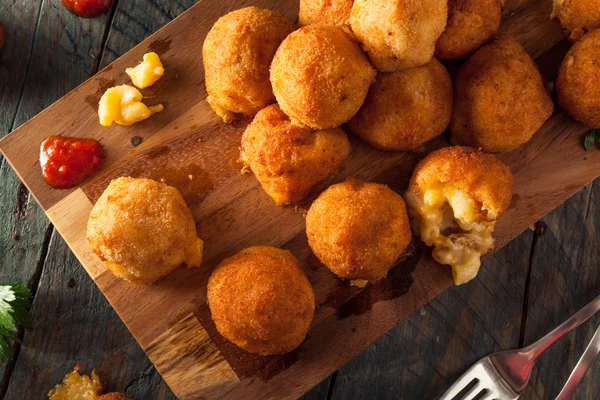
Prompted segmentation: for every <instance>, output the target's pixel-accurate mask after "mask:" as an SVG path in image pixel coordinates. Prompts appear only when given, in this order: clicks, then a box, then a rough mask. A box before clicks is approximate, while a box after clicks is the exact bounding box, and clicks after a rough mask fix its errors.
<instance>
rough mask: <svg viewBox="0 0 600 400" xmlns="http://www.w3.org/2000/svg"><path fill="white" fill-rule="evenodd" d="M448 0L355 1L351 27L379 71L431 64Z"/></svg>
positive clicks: (443, 22)
mask: <svg viewBox="0 0 600 400" xmlns="http://www.w3.org/2000/svg"><path fill="white" fill-rule="evenodd" d="M447 18H448V1H447V0H421V1H414V0H389V1H383V2H382V1H378V0H355V1H354V5H353V6H352V11H351V13H350V26H351V27H352V31H353V32H354V33H355V34H356V37H357V38H358V40H359V41H360V42H361V43H362V45H363V47H364V49H365V50H366V51H367V53H369V57H370V58H371V62H372V63H373V65H375V67H376V68H377V69H378V70H380V71H387V72H390V71H397V70H400V69H404V68H410V67H417V66H419V65H423V64H426V63H428V62H429V61H430V60H431V58H432V57H433V53H434V51H435V43H436V41H437V40H438V38H439V37H440V35H441V34H442V32H443V31H444V28H445V27H446V20H447Z"/></svg>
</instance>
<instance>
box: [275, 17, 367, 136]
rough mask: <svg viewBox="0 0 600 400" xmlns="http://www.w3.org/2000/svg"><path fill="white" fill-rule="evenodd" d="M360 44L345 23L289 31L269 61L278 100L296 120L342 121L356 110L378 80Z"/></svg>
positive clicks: (320, 125) (318, 124)
mask: <svg viewBox="0 0 600 400" xmlns="http://www.w3.org/2000/svg"><path fill="white" fill-rule="evenodd" d="M375 74H376V72H375V69H374V68H373V67H372V66H371V64H370V63H369V59H368V58H367V56H366V54H365V53H363V51H362V50H361V48H360V45H359V44H358V43H357V42H356V41H354V40H353V39H352V37H351V36H350V35H349V34H348V33H347V32H346V31H345V30H344V29H342V28H340V27H337V26H333V25H321V24H316V25H309V26H305V27H303V28H300V29H298V30H297V31H295V32H294V33H292V34H291V35H289V36H288V37H287V38H286V39H285V40H284V41H283V42H282V43H281V46H279V49H277V53H276V54H275V58H273V64H271V83H272V84H273V92H274V93H275V97H276V98H277V102H278V103H279V106H280V107H281V109H282V110H283V112H284V113H286V114H287V115H288V116H289V117H290V119H291V121H292V123H293V124H295V125H300V126H307V127H309V128H312V129H329V128H335V127H337V126H340V125H341V124H343V123H344V122H346V121H348V120H349V119H350V118H352V117H353V116H354V114H356V112H357V111H358V109H359V108H360V106H361V105H362V103H363V101H364V100H365V96H366V95H367V91H368V90H369V86H371V83H373V81H374V80H375Z"/></svg>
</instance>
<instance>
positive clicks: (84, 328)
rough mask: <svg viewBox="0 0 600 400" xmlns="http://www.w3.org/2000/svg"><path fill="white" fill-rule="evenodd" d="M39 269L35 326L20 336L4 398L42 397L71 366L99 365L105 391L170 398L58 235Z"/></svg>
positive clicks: (155, 373) (136, 345)
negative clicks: (40, 270) (16, 355)
mask: <svg viewBox="0 0 600 400" xmlns="http://www.w3.org/2000/svg"><path fill="white" fill-rule="evenodd" d="M50 245H51V248H52V249H53V251H52V252H50V253H49V255H48V259H47V261H46V264H45V266H44V270H43V272H42V276H41V280H40V286H39V289H38V292H37V296H36V300H35V305H34V308H33V310H32V317H33V318H32V321H33V326H32V329H31V330H30V331H28V332H27V333H26V335H25V337H24V339H23V345H22V347H21V350H20V354H19V358H18V359H17V362H16V365H15V370H14V372H13V376H12V379H11V380H10V383H9V387H8V391H7V396H6V399H15V400H16V399H19V400H20V399H41V398H44V396H45V394H46V393H47V391H48V390H50V389H51V388H52V387H54V385H55V384H57V383H59V382H60V381H61V380H62V378H63V376H64V375H65V373H67V372H69V371H70V370H71V369H72V368H73V366H74V365H75V364H78V363H80V364H82V365H83V366H84V367H86V372H88V373H89V371H90V370H91V368H93V367H95V368H97V372H98V374H99V375H100V377H101V379H102V381H104V382H106V383H107V384H108V389H109V390H116V391H124V392H126V393H128V394H130V395H132V396H133V397H134V398H136V399H160V400H163V399H165V400H166V399H174V398H175V397H174V396H173V395H172V393H171V392H170V391H169V390H168V388H167V387H166V386H165V385H164V384H161V382H162V378H161V377H160V375H158V373H157V372H156V370H155V369H154V366H153V365H152V364H151V363H150V361H149V360H148V358H147V357H146V354H145V353H144V352H143V350H142V349H141V348H140V347H139V345H138V344H137V343H136V342H135V340H133V339H132V338H131V334H130V333H129V331H128V330H127V328H126V327H125V325H124V324H123V323H122V322H121V320H120V318H119V316H118V315H117V314H116V313H115V312H114V310H113V309H112V307H111V306H110V304H109V303H108V302H107V301H106V299H105V298H104V295H103V294H102V293H101V292H100V291H99V290H98V288H97V287H96V285H95V284H94V282H93V281H92V279H91V278H90V277H89V275H88V274H87V273H86V271H85V270H84V269H83V268H82V267H81V265H80V264H79V262H78V261H77V259H76V258H75V256H74V255H73V254H72V253H71V251H69V248H68V246H67V245H66V243H65V242H64V241H63V239H62V238H61V237H60V235H59V234H58V233H55V234H54V235H53V237H52V240H51V244H50Z"/></svg>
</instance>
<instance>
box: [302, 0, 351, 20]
mask: <svg viewBox="0 0 600 400" xmlns="http://www.w3.org/2000/svg"><path fill="white" fill-rule="evenodd" d="M353 3H354V0H300V11H299V13H298V19H299V22H300V25H301V26H305V25H311V24H331V25H339V26H342V25H347V24H349V22H350V10H351V9H352V4H353Z"/></svg>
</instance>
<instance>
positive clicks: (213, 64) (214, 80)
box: [202, 7, 294, 123]
mask: <svg viewBox="0 0 600 400" xmlns="http://www.w3.org/2000/svg"><path fill="white" fill-rule="evenodd" d="M293 30H294V24H293V23H292V22H291V21H290V20H288V19H287V18H285V17H283V16H281V15H279V14H277V13H275V12H273V11H269V10H263V9H260V8H257V7H246V8H242V9H240V10H235V11H232V12H230V13H229V14H226V15H224V16H222V17H221V18H219V19H218V20H217V22H215V24H214V25H213V27H212V29H211V30H210V32H208V35H206V39H205V41H204V45H203V46H202V57H203V60H204V71H205V74H206V76H205V78H206V79H205V81H206V91H207V93H208V97H207V99H206V100H207V101H208V103H209V104H210V106H211V107H212V109H213V110H214V111H215V112H216V113H217V115H218V116H219V117H221V118H223V121H224V122H226V123H230V122H232V121H234V120H235V118H236V115H237V114H242V115H247V116H253V115H254V114H256V113H257V112H258V111H259V110H260V109H262V108H263V107H265V106H267V105H269V104H271V103H273V102H275V97H274V96H273V90H272V89H271V83H270V82H269V65H271V61H272V60H273V56H274V55H275V51H276V50H277V47H279V44H280V43H281V41H282V40H283V39H284V38H285V37H286V36H287V35H288V34H289V33H290V32H292V31H293Z"/></svg>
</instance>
